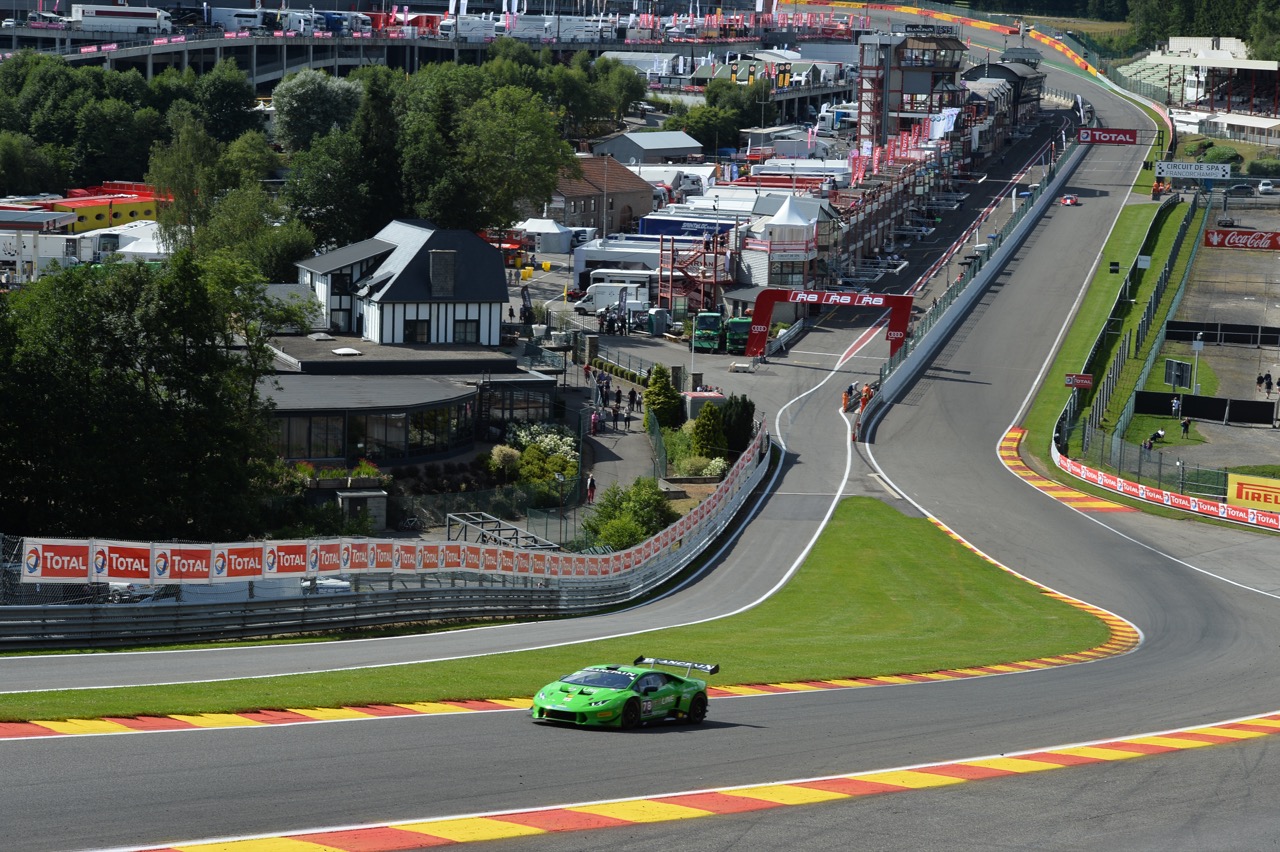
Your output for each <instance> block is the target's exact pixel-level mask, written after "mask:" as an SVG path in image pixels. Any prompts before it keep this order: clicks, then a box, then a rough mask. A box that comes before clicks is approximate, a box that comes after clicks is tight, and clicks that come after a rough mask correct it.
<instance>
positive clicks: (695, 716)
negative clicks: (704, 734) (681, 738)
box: [689, 692, 707, 725]
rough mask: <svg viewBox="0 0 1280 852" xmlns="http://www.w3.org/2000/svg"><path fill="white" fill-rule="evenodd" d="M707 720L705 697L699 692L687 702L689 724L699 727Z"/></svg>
mask: <svg viewBox="0 0 1280 852" xmlns="http://www.w3.org/2000/svg"><path fill="white" fill-rule="evenodd" d="M706 718H707V696H705V695H703V694H702V693H701V692H699V693H698V694H697V695H695V696H693V700H692V701H690V702H689V724H690V725H701V724H702V723H703V722H704V721H705V720H706Z"/></svg>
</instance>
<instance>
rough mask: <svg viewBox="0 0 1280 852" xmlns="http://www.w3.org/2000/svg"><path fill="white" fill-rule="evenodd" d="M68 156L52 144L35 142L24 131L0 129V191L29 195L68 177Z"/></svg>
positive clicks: (63, 182) (68, 178) (55, 184)
mask: <svg viewBox="0 0 1280 852" xmlns="http://www.w3.org/2000/svg"><path fill="white" fill-rule="evenodd" d="M68 166H69V157H68V155H67V152H66V151H64V150H63V149H60V148H58V147H57V146H53V145H44V146H38V145H36V143H35V141H34V140H33V139H32V138H31V137H30V136H27V135H26V134H25V133H14V132H12V131H8V130H5V131H0V195H31V194H34V193H37V192H43V191H45V190H46V189H47V188H48V187H50V186H67V185H68V184H69V182H70V180H71V177H70V172H69V168H68Z"/></svg>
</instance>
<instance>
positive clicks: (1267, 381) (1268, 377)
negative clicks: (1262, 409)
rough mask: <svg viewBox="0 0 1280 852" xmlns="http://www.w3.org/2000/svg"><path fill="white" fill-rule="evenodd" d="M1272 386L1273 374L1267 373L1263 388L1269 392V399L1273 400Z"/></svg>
mask: <svg viewBox="0 0 1280 852" xmlns="http://www.w3.org/2000/svg"><path fill="white" fill-rule="evenodd" d="M1271 385H1272V382H1271V374H1270V373H1267V374H1266V375H1265V376H1264V377H1263V378H1262V387H1263V390H1265V391H1266V392H1267V399H1271Z"/></svg>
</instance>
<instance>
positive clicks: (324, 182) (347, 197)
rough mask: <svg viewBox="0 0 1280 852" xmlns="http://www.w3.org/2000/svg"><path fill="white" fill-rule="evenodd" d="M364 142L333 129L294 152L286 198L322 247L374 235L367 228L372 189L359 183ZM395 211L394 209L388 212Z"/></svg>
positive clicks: (341, 244) (290, 206) (348, 242)
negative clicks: (310, 144) (305, 147)
mask: <svg viewBox="0 0 1280 852" xmlns="http://www.w3.org/2000/svg"><path fill="white" fill-rule="evenodd" d="M360 154H361V149H360V140H359V139H357V138H356V137H355V135H354V134H353V133H350V132H345V131H334V132H333V133H330V134H329V135H327V136H324V137H321V138H320V139H318V140H316V141H315V143H314V144H312V146H311V148H310V149H308V150H306V151H299V152H298V153H296V154H294V155H293V168H292V169H291V171H290V173H289V181H288V183H286V184H285V189H284V197H285V200H286V203H287V204H288V206H289V208H290V209H291V210H293V211H294V213H296V214H297V216H298V218H299V219H300V220H301V221H302V222H303V224H305V225H306V226H307V227H308V228H309V229H310V230H311V232H312V233H313V234H315V237H316V245H317V246H319V247H322V248H332V247H336V246H343V245H348V244H350V243H353V242H358V241H360V240H363V239H367V238H368V237H371V236H373V233H372V232H371V231H368V230H366V228H367V225H366V219H367V216H368V213H367V211H368V210H369V209H370V203H369V198H370V195H369V188H368V186H366V185H365V184H364V183H361V182H360V181H359V176H360V174H361V162H360ZM389 212H390V211H389Z"/></svg>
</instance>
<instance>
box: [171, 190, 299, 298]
mask: <svg viewBox="0 0 1280 852" xmlns="http://www.w3.org/2000/svg"><path fill="white" fill-rule="evenodd" d="M314 246H315V237H314V236H313V235H312V234H311V232H310V231H309V230H307V228H306V226H305V225H303V224H302V223H301V222H299V221H298V220H297V219H296V218H294V217H293V216H292V215H291V214H286V212H285V211H284V210H283V209H282V207H281V206H280V204H279V203H277V202H276V201H275V200H273V199H272V198H270V197H269V196H268V195H267V194H266V192H264V191H263V189H262V187H261V186H260V185H258V184H257V183H246V184H245V185H243V186H239V187H237V188H235V189H233V190H230V191H228V192H227V193H226V194H224V195H223V196H222V197H221V198H219V199H218V200H217V201H216V202H215V203H214V204H213V206H212V208H211V210H210V212H209V219H208V222H207V223H206V224H204V225H202V226H201V227H199V228H197V229H196V234H195V249H196V252H197V254H198V256H200V257H202V258H204V257H208V256H210V255H212V254H214V253H215V252H225V253H227V254H228V255H229V256H232V257H239V258H241V259H242V260H244V261H247V262H248V264H249V265H250V266H251V267H252V269H253V277H255V278H258V279H259V280H262V281H294V280H296V278H297V270H296V269H295V267H294V263H295V262H297V261H299V260H302V259H303V258H304V257H308V256H310V255H311V252H312V249H313V248H314Z"/></svg>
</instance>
